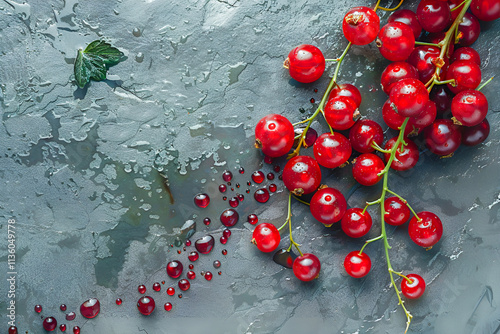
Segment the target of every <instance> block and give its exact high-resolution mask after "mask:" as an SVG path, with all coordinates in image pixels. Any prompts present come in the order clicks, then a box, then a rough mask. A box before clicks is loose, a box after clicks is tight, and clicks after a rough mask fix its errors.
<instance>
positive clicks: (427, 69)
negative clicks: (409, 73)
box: [407, 45, 441, 83]
mask: <svg viewBox="0 0 500 334" xmlns="http://www.w3.org/2000/svg"><path fill="white" fill-rule="evenodd" d="M440 52H441V51H440V50H439V48H437V47H435V46H429V45H419V46H417V47H416V48H415V49H414V50H413V52H412V53H411V54H410V56H409V57H408V59H407V62H408V63H409V64H410V65H413V66H415V68H416V69H417V71H418V74H419V79H420V81H422V82H423V83H427V82H428V81H429V80H430V79H431V78H432V75H433V74H434V72H435V70H436V66H435V65H434V61H435V60H436V59H437V58H438V57H439V54H440Z"/></svg>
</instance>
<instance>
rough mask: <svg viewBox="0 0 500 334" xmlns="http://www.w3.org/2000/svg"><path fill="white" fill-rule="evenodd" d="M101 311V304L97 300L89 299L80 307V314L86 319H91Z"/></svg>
mask: <svg viewBox="0 0 500 334" xmlns="http://www.w3.org/2000/svg"><path fill="white" fill-rule="evenodd" d="M99 311H101V303H99V300H98V299H97V298H90V299H89V300H86V301H84V302H83V303H82V305H80V313H81V314H82V316H83V317H85V318H87V319H92V318H94V317H95V316H96V315H98V314H99Z"/></svg>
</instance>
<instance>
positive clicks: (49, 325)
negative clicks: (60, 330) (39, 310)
mask: <svg viewBox="0 0 500 334" xmlns="http://www.w3.org/2000/svg"><path fill="white" fill-rule="evenodd" d="M42 325H43V329H45V330H46V331H47V332H52V331H54V330H56V328H57V320H56V318H54V317H47V318H45V319H43V324H42Z"/></svg>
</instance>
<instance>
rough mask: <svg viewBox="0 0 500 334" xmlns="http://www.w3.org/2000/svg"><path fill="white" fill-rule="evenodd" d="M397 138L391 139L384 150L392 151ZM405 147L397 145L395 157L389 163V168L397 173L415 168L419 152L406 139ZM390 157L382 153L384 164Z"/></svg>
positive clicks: (388, 154)
mask: <svg viewBox="0 0 500 334" xmlns="http://www.w3.org/2000/svg"><path fill="white" fill-rule="evenodd" d="M397 140H398V137H394V138H391V139H389V140H388V141H387V143H385V147H384V148H385V149H386V150H392V148H393V147H394V145H395V144H396V141H397ZM405 142H406V144H407V145H406V146H403V144H402V143H400V144H399V147H398V149H397V150H396V155H395V158H394V160H393V161H392V163H391V168H392V169H394V170H398V171H404V170H408V169H411V168H413V167H415V165H416V164H417V162H418V157H419V152H418V147H417V145H415V143H414V142H413V141H411V140H410V139H408V138H406V139H405ZM390 157H391V154H390V153H384V159H385V162H388V161H389V158H390Z"/></svg>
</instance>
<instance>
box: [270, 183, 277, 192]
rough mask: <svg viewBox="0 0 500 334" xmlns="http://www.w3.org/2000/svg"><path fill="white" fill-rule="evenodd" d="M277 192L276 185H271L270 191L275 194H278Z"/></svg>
mask: <svg viewBox="0 0 500 334" xmlns="http://www.w3.org/2000/svg"><path fill="white" fill-rule="evenodd" d="M276 190H278V187H277V186H276V185H275V184H274V183H271V184H270V185H269V191H270V192H272V193H274V192H276Z"/></svg>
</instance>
